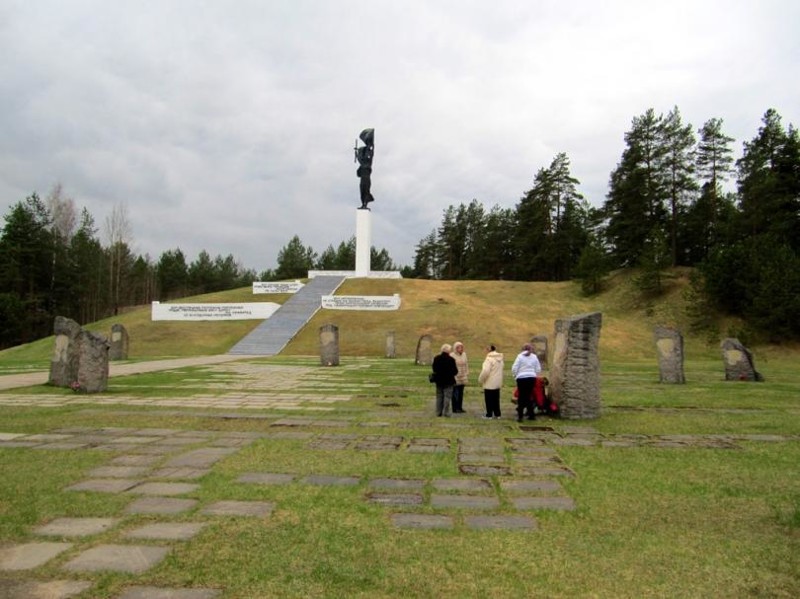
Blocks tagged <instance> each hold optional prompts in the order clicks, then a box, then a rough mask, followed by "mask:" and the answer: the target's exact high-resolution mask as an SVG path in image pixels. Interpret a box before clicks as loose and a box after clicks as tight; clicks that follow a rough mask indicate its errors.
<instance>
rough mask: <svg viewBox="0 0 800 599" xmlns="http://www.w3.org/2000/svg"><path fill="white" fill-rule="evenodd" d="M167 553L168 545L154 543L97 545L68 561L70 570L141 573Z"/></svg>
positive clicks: (157, 562) (67, 567)
mask: <svg viewBox="0 0 800 599" xmlns="http://www.w3.org/2000/svg"><path fill="white" fill-rule="evenodd" d="M167 553H169V547H156V546H154V545H98V546H97V547H92V548H91V549H88V550H87V551H84V552H83V553H81V554H80V555H78V556H77V557H75V558H73V559H71V560H70V561H68V562H67V563H66V564H65V565H64V568H65V569H66V570H69V571H70V572H103V571H112V572H127V573H129V574H141V573H142V572H145V571H147V570H149V569H150V568H152V567H153V566H156V565H158V564H159V563H160V562H161V561H162V560H163V559H164V558H165V557H166V556H167Z"/></svg>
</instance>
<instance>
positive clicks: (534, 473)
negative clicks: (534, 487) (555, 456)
mask: <svg viewBox="0 0 800 599" xmlns="http://www.w3.org/2000/svg"><path fill="white" fill-rule="evenodd" d="M519 472H520V474H524V475H525V476H531V477H534V478H541V477H543V476H571V477H574V476H575V473H574V472H573V471H572V470H570V469H569V468H567V467H566V466H563V467H560V468H559V467H550V466H525V467H523V468H520V469H519Z"/></svg>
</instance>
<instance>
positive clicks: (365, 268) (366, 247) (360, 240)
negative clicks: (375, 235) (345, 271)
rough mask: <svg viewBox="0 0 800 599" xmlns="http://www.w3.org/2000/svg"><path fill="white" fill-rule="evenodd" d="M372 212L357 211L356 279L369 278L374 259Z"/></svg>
mask: <svg viewBox="0 0 800 599" xmlns="http://www.w3.org/2000/svg"><path fill="white" fill-rule="evenodd" d="M371 250H372V212H370V211H369V210H368V209H366V208H364V209H362V208H357V209H356V277H368V276H369V273H370V261H371V258H372V255H371Z"/></svg>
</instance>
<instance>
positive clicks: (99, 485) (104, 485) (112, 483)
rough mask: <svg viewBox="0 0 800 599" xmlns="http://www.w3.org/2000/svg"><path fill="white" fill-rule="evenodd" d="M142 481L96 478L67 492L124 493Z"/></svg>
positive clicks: (71, 486) (76, 485)
mask: <svg viewBox="0 0 800 599" xmlns="http://www.w3.org/2000/svg"><path fill="white" fill-rule="evenodd" d="M141 482H142V481H140V480H130V479H127V478H95V479H90V480H85V481H83V482H80V483H76V484H74V485H70V486H69V487H67V488H66V490H67V491H95V492H98V493H122V492H124V491H127V490H128V489H132V488H133V487H135V486H136V485H138V484H141Z"/></svg>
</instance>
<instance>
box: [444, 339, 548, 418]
mask: <svg viewBox="0 0 800 599" xmlns="http://www.w3.org/2000/svg"><path fill="white" fill-rule="evenodd" d="M503 367H504V364H503V354H502V353H500V352H499V351H497V348H496V347H495V346H494V345H490V346H489V347H488V348H487V353H486V357H485V359H484V361H483V365H482V367H481V372H480V374H479V375H478V383H479V384H480V385H481V386H482V387H483V401H484V404H485V407H486V412H485V414H484V416H483V417H484V418H487V419H497V418H500V416H501V410H500V389H501V388H502V386H503V377H504V373H503ZM541 372H542V365H541V363H540V362H539V358H538V357H537V356H536V353H535V352H534V351H533V347H532V346H531V345H530V344H529V343H526V344H525V345H523V346H522V351H521V352H520V353H519V354H518V355H517V357H516V358H515V359H514V364H513V365H512V366H511V374H512V375H513V377H514V381H515V383H516V388H515V390H514V395H515V397H516V403H517V422H522V421H523V419H525V418H527V419H528V420H535V419H536V411H537V410H539V412H541V413H549V414H553V413H556V412H557V409H558V408H557V407H556V406H555V404H553V403H552V402H551V401H550V399H549V397H548V395H547V384H548V381H547V377H543V376H541ZM468 376H469V364H468V363H467V354H466V352H465V351H464V344H463V343H461V342H460V341H456V342H455V343H454V344H453V345H450V344H448V343H445V344H444V345H442V348H441V352H440V353H439V354H437V355H436V357H434V359H433V373H432V374H431V382H433V383H435V384H436V415H437V416H445V417H449V416H450V415H451V414H463V413H464V412H465V410H464V387H465V386H466V384H467V379H468Z"/></svg>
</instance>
